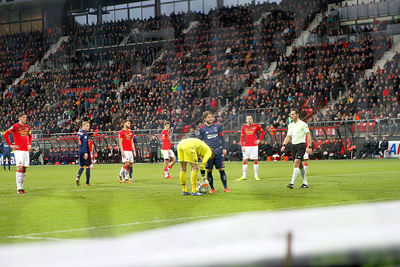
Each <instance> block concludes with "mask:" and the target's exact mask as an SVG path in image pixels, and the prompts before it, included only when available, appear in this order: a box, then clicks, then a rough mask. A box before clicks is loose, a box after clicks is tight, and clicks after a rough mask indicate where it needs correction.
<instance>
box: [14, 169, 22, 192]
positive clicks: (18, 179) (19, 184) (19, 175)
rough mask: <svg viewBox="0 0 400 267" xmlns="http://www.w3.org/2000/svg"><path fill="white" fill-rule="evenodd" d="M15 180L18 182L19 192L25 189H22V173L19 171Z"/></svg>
mask: <svg viewBox="0 0 400 267" xmlns="http://www.w3.org/2000/svg"><path fill="white" fill-rule="evenodd" d="M15 178H16V181H17V189H18V190H20V189H23V188H22V171H17V172H16V174H15Z"/></svg>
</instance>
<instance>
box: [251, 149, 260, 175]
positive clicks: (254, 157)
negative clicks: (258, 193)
mask: <svg viewBox="0 0 400 267" xmlns="http://www.w3.org/2000/svg"><path fill="white" fill-rule="evenodd" d="M250 153H251V155H250V159H251V160H252V161H253V168H254V179H256V180H260V178H259V177H258V169H259V165H258V146H253V147H251V152H250Z"/></svg>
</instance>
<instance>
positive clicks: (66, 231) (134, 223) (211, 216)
mask: <svg viewBox="0 0 400 267" xmlns="http://www.w3.org/2000/svg"><path fill="white" fill-rule="evenodd" d="M399 199H400V196H399V198H376V199H369V200H351V201H341V202H334V203H325V204H316V205H306V206H301V207H289V208H280V209H274V210H269V212H275V211H291V210H298V209H306V208H321V207H331V206H338V205H349V204H360V203H368V202H379V201H392V200H399ZM262 212H266V210H260V211H252V212H237V213H228V214H218V215H202V216H195V217H182V218H175V219H163V220H159V219H157V220H153V221H145V222H133V223H125V224H114V225H102V226H92V227H85V228H77V229H68V230H58V231H51V232H42V233H32V234H25V235H17V236H8V238H31V239H34V236H39V237H37V239H47V238H45V237H40V236H43V235H49V234H59V233H69V232H78V231H87V230H96V229H107V228H114V227H126V226H134V225H142V224H155V223H163V222H178V221H189V220H196V219H207V218H218V217H227V216H233V215H238V214H254V213H262ZM48 239H50V238H48ZM54 240H57V238H55V239H54ZM59 240H64V239H59ZM66 240H71V239H66ZM72 240H74V239H72Z"/></svg>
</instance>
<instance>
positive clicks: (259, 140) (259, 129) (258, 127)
mask: <svg viewBox="0 0 400 267" xmlns="http://www.w3.org/2000/svg"><path fill="white" fill-rule="evenodd" d="M257 131H259V132H260V133H261V135H260V138H259V139H258V140H257V141H256V144H257V145H258V144H259V143H260V142H261V140H262V139H263V138H264V135H265V131H264V130H263V128H261V126H260V125H257Z"/></svg>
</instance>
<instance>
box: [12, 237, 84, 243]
mask: <svg viewBox="0 0 400 267" xmlns="http://www.w3.org/2000/svg"><path fill="white" fill-rule="evenodd" d="M9 238H14V239H19V238H21V239H35V240H49V241H75V242H77V241H79V242H82V241H83V239H69V238H55V237H35V236H9Z"/></svg>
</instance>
